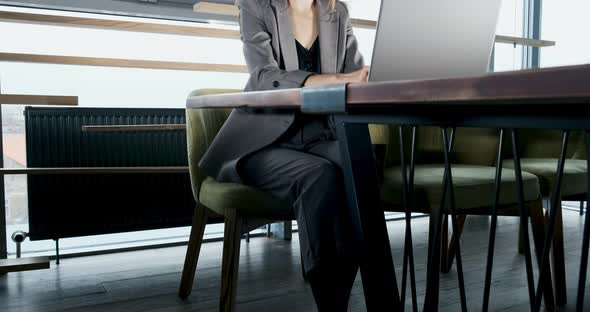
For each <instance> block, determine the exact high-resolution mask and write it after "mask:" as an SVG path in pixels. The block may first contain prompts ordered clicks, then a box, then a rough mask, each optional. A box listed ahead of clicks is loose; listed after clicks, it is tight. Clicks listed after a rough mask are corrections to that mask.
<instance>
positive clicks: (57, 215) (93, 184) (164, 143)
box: [25, 107, 195, 240]
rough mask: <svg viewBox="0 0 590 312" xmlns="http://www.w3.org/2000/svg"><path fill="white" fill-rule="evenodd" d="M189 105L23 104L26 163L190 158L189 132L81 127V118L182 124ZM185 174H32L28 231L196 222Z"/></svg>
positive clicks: (42, 233)
mask: <svg viewBox="0 0 590 312" xmlns="http://www.w3.org/2000/svg"><path fill="white" fill-rule="evenodd" d="M184 122H185V111H184V109H143V108H142V109H129V108H124V109H120V108H39V107H27V108H26V109H25V127H26V148H27V165H28V167H136V166H186V165H187V154H186V150H187V149H186V132H185V131H183V130H174V131H143V132H139V131H138V132H82V126H84V125H140V124H178V123H184ZM194 205H195V202H194V199H193V197H192V192H191V185H190V177H189V175H188V173H187V174H184V173H182V174H178V173H175V174H83V175H68V174H62V175H44V176H41V175H30V176H28V211H29V234H30V238H31V239H32V240H41V239H58V238H65V237H74V236H86V235H97V234H108V233H120V232H128V231H138V230H151V229H160V228H168V227H177V226H188V225H190V224H191V218H192V213H193V209H194Z"/></svg>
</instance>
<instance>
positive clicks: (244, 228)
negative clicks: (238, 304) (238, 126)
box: [179, 89, 294, 311]
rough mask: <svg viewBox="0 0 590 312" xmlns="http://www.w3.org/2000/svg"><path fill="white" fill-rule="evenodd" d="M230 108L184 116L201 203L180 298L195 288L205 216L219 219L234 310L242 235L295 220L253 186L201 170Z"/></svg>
mask: <svg viewBox="0 0 590 312" xmlns="http://www.w3.org/2000/svg"><path fill="white" fill-rule="evenodd" d="M236 92H241V90H224V89H204V90H196V91H194V92H192V93H191V94H190V95H189V96H201V95H208V94H219V93H236ZM229 113H230V110H224V109H189V110H187V112H186V124H187V141H188V142H187V143H188V144H187V146H188V160H189V162H188V163H189V170H190V177H191V185H192V189H193V196H194V198H195V200H196V202H197V206H196V207H195V212H194V217H193V225H192V229H191V234H190V240H189V245H188V248H187V253H186V258H185V262H184V269H183V272H182V279H181V284H180V290H179V296H180V297H181V298H183V299H184V298H187V297H188V296H189V295H190V293H191V289H192V286H193V281H194V277H195V272H196V267H197V262H198V257H199V252H200V248H201V243H202V240H203V233H204V230H205V225H206V224H207V218H208V216H210V215H221V216H223V217H224V219H225V230H224V236H223V260H222V273H221V275H222V276H221V296H220V311H233V310H234V307H235V298H236V288H237V277H238V264H239V254H240V240H241V237H242V234H244V233H247V232H250V231H252V230H253V229H256V228H259V227H260V226H262V225H264V224H268V223H272V222H274V221H280V220H289V221H290V220H293V219H294V216H293V215H292V212H291V207H290V206H289V205H287V204H286V203H283V202H281V201H279V200H277V199H275V198H273V197H272V196H270V195H268V194H265V193H263V192H261V191H259V190H257V189H255V188H252V187H249V186H246V185H242V184H236V183H219V182H217V181H215V180H214V179H213V178H211V177H207V176H206V175H205V174H204V173H203V172H202V171H201V170H200V169H199V167H198V163H199V161H200V160H201V157H202V156H203V154H204V153H205V151H206V150H207V148H208V147H209V145H210V144H211V142H212V141H213V139H214V138H215V136H216V135H217V132H218V131H219V130H220V129H221V127H222V126H223V123H224V122H225V120H226V119H227V117H228V116H229Z"/></svg>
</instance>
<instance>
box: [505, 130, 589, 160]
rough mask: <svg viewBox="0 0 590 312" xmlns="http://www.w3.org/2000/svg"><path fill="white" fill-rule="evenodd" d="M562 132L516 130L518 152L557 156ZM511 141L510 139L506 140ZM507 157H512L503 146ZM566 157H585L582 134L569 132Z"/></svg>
mask: <svg viewBox="0 0 590 312" xmlns="http://www.w3.org/2000/svg"><path fill="white" fill-rule="evenodd" d="M562 135H563V132H562V131H560V130H538V129H523V130H519V131H518V138H519V139H518V152H519V154H520V157H523V158H559V154H560V152H561V144H562ZM507 141H508V142H511V141H510V140H507ZM504 150H505V155H508V157H507V158H511V157H512V153H511V150H510V149H507V148H505V149H504ZM566 156H567V158H576V159H586V152H585V144H584V135H583V133H582V132H579V131H574V132H571V134H570V138H569V144H568V149H567V153H566Z"/></svg>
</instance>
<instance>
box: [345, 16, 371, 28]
mask: <svg viewBox="0 0 590 312" xmlns="http://www.w3.org/2000/svg"><path fill="white" fill-rule="evenodd" d="M350 23H351V24H352V27H358V28H366V29H376V28H377V21H371V20H366V19H360V18H351V19H350Z"/></svg>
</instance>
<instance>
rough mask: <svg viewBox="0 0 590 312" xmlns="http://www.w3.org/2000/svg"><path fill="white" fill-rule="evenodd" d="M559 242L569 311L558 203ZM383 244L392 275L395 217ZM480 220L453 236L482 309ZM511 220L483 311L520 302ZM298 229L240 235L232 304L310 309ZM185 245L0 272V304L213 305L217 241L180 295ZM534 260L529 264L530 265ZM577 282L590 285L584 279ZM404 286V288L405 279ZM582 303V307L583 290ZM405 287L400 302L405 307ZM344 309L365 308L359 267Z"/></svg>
mask: <svg viewBox="0 0 590 312" xmlns="http://www.w3.org/2000/svg"><path fill="white" fill-rule="evenodd" d="M564 221H565V237H566V238H567V239H566V242H565V244H566V245H565V252H566V266H567V267H566V272H567V278H568V279H567V282H568V296H569V297H568V299H569V302H570V305H568V306H565V307H562V308H560V311H574V310H575V309H574V308H575V307H574V305H573V302H575V296H576V287H577V276H578V266H579V258H580V254H581V251H580V246H581V232H582V228H583V222H582V221H583V220H582V218H581V217H580V216H579V214H578V213H577V212H575V211H568V210H566V211H564ZM412 225H413V229H414V250H415V258H416V261H417V263H416V269H417V275H416V278H417V281H418V287H417V293H418V301H419V303H420V306H422V301H423V299H424V291H425V278H426V272H425V265H426V252H427V250H426V246H427V245H426V239H427V230H428V219H427V218H420V219H414V220H413V223H412ZM388 230H389V235H390V240H391V249H392V252H393V255H394V261H395V263H396V265H397V267H396V270H397V274H398V277H399V280H401V255H402V253H403V240H402V239H401V238H402V237H403V233H404V223H403V222H400V221H394V222H389V223H388ZM488 230H489V220H488V218H486V217H470V218H468V220H467V223H466V225H465V230H464V235H463V237H462V239H461V244H462V245H461V246H462V251H463V262H464V263H463V266H464V272H465V283H466V285H467V298H468V305H469V308H470V310H474V311H478V310H481V302H482V298H483V278H484V274H485V258H486V253H487V235H488ZM517 235H518V220H517V219H516V218H500V219H499V227H498V236H497V242H496V250H495V262H494V274H493V281H492V293H491V306H490V310H491V311H523V310H524V311H526V310H528V307H529V304H528V296H527V285H526V278H525V268H524V258H523V257H522V256H520V255H518V253H517V245H516V242H517ZM297 238H298V236H297V235H296V234H295V235H294V237H293V241H291V242H287V241H281V240H275V239H268V238H264V237H261V238H252V239H251V241H250V243H246V242H245V241H242V246H241V248H242V250H241V253H240V269H239V286H238V298H237V309H238V311H281V312H296V311H313V310H314V301H313V296H312V294H311V290H310V288H309V287H308V285H307V284H306V283H305V282H304V281H303V278H302V277H301V271H300V270H301V262H300V261H301V260H300V258H299V244H298V241H297ZM185 250H186V247H172V248H161V249H151V250H142V251H134V252H126V253H119V254H109V255H99V256H90V257H81V258H72V259H63V260H62V264H61V265H55V264H53V263H52V265H51V268H50V269H48V270H40V271H29V272H20V273H9V274H7V275H3V276H0V311H7V312H9V311H19V312H21V311H23V312H37V311H39V312H51V311H132V312H133V311H153V312H156V311H157V312H169V311H217V310H218V304H219V287H220V277H221V276H220V275H221V253H222V244H221V243H220V242H216V243H207V244H204V245H203V247H202V250H201V257H200V259H199V265H198V268H197V274H196V276H197V279H196V281H195V284H194V287H193V292H192V295H191V297H190V298H189V299H188V300H186V301H182V300H180V299H178V297H177V295H176V292H177V289H178V285H179V282H180V274H181V270H182V261H183V259H184V253H185ZM537 269H538V268H537V267H536V265H534V270H535V274H538V272H537ZM588 284H589V286H587V288H586V289H590V283H588ZM440 285H441V295H440V306H441V311H459V310H460V302H459V291H458V288H457V285H458V283H457V274H456V271H455V268H454V267H453V270H451V272H450V273H448V274H443V275H442V277H441V284H440ZM408 290H409V289H408ZM587 296H588V300H586V302H587V304H586V309H585V310H589V311H590V304H588V301H590V291H587ZM409 298H410V297H409V296H408V298H407V301H406V305H407V306H408V307H410V302H409V300H410V299H409ZM349 311H355V312H357V311H366V309H365V306H364V298H363V290H362V285H361V281H360V275H359V276H357V280H356V282H355V288H354V289H353V291H352V296H351V300H350V304H349Z"/></svg>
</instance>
